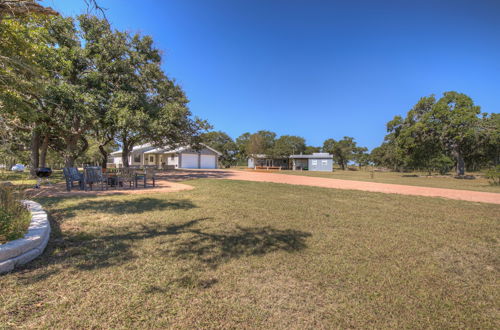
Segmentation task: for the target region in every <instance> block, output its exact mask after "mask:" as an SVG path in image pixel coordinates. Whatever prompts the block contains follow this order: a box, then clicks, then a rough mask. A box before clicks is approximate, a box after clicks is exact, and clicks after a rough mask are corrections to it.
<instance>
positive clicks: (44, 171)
mask: <svg viewBox="0 0 500 330" xmlns="http://www.w3.org/2000/svg"><path fill="white" fill-rule="evenodd" d="M35 175H36V176H37V178H38V180H37V184H36V186H35V188H40V185H41V184H42V181H43V180H44V179H45V180H46V181H47V183H48V184H50V182H49V177H50V176H51V175H52V169H51V168H50V167H39V168H37V169H36V170H35Z"/></svg>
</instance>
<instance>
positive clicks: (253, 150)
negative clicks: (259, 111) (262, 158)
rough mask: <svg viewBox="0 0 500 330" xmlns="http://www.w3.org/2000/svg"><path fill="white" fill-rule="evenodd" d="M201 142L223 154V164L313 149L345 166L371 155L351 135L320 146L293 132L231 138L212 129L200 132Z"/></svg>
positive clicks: (365, 161) (366, 161)
mask: <svg viewBox="0 0 500 330" xmlns="http://www.w3.org/2000/svg"><path fill="white" fill-rule="evenodd" d="M201 139H202V141H203V142H204V143H205V144H207V145H209V146H210V147H212V148H215V149H217V150H219V151H220V152H221V153H222V157H221V163H222V164H223V165H224V166H230V165H236V164H239V165H245V164H246V161H247V159H248V157H249V156H252V155H266V156H268V157H275V158H279V157H289V156H290V155H294V154H295V155H298V154H304V155H310V154H313V153H315V152H328V153H330V154H332V155H333V156H334V161H335V162H337V164H338V165H339V166H340V167H341V168H342V169H346V168H347V166H348V164H351V163H355V164H357V165H358V166H366V165H368V164H369V163H370V155H369V153H368V149H367V148H365V147H358V146H357V143H356V141H355V140H354V138H352V137H347V136H346V137H344V138H343V139H341V140H339V141H336V140H334V139H328V140H326V141H325V142H324V143H323V146H322V147H319V146H311V145H307V144H306V140H305V139H304V138H303V137H300V136H296V135H282V136H279V137H278V136H277V134H276V133H274V132H271V131H267V130H261V131H257V132H255V133H248V132H247V133H243V134H242V135H240V136H239V137H238V138H236V139H235V140H233V139H232V138H231V137H230V136H229V135H228V134H226V133H224V132H221V131H214V132H209V133H205V134H202V136H201Z"/></svg>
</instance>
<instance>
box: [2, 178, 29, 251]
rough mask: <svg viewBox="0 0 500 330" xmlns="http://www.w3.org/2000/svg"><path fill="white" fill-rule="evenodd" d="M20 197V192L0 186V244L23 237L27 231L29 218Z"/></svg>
mask: <svg viewBox="0 0 500 330" xmlns="http://www.w3.org/2000/svg"><path fill="white" fill-rule="evenodd" d="M20 197H21V193H20V191H17V190H15V189H14V188H12V187H9V186H6V185H2V184H0V244H2V243H5V242H7V241H11V240H14V239H17V238H21V237H23V236H24V234H25V233H26V230H27V229H28V226H29V224H30V220H31V216H30V213H29V212H28V210H27V209H26V208H25V207H24V205H22V203H21V202H20V201H19V199H20Z"/></svg>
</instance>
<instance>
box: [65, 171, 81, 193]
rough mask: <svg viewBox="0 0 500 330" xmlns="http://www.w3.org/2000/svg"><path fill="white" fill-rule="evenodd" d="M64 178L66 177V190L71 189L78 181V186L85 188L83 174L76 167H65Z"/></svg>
mask: <svg viewBox="0 0 500 330" xmlns="http://www.w3.org/2000/svg"><path fill="white" fill-rule="evenodd" d="M63 174H64V178H65V179H66V190H67V191H71V189H72V188H73V187H74V183H75V182H78V187H79V188H80V190H83V174H82V173H80V172H78V169H77V168H76V167H65V168H63Z"/></svg>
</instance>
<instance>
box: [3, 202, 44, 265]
mask: <svg viewBox="0 0 500 330" xmlns="http://www.w3.org/2000/svg"><path fill="white" fill-rule="evenodd" d="M22 203H23V204H24V205H26V208H27V209H28V211H30V213H31V223H30V226H29V228H28V232H27V233H26V235H24V237H23V238H20V239H16V240H14V241H10V242H7V243H5V244H2V245H0V274H2V273H7V272H10V271H12V270H13V269H14V268H15V267H17V266H20V265H24V264H25V263H28V262H30V261H31V260H33V259H35V258H36V257H38V256H39V255H40V254H42V252H43V250H44V249H45V247H46V246H47V242H48V241H49V236H50V223H49V219H48V218H47V213H46V212H45V211H44V210H43V208H42V206H41V205H40V204H38V203H36V202H33V201H27V200H26V201H22Z"/></svg>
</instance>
